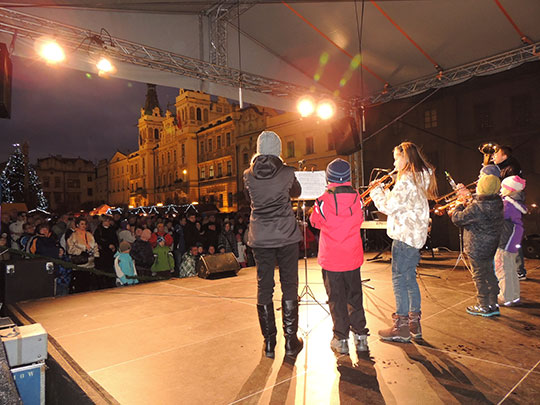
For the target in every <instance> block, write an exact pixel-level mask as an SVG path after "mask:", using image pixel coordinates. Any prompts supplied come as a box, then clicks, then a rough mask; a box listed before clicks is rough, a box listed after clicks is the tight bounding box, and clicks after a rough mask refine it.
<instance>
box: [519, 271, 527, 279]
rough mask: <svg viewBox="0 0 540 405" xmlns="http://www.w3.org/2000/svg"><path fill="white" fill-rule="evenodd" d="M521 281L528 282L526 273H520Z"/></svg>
mask: <svg viewBox="0 0 540 405" xmlns="http://www.w3.org/2000/svg"><path fill="white" fill-rule="evenodd" d="M518 279H519V281H523V280H527V275H526V274H525V273H518Z"/></svg>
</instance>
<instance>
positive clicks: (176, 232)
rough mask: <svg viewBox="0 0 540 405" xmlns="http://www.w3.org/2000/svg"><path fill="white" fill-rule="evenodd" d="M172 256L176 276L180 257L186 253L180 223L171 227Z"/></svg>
mask: <svg viewBox="0 0 540 405" xmlns="http://www.w3.org/2000/svg"><path fill="white" fill-rule="evenodd" d="M172 236H173V256H174V271H175V273H176V274H178V273H179V272H180V263H182V256H183V255H184V253H185V252H186V241H185V239H184V227H183V226H182V224H181V223H177V224H175V225H174V226H173V234H172Z"/></svg>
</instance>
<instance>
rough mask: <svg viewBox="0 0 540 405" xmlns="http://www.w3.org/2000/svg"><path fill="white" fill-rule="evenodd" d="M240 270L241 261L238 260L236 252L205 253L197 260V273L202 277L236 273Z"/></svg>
mask: <svg viewBox="0 0 540 405" xmlns="http://www.w3.org/2000/svg"><path fill="white" fill-rule="evenodd" d="M238 270H240V263H238V260H236V256H235V255H234V253H217V254H215V255H203V256H201V258H200V259H199V261H198V262H197V275H198V276H199V277H200V278H209V277H212V276H217V277H221V276H227V275H236V274H237V273H238Z"/></svg>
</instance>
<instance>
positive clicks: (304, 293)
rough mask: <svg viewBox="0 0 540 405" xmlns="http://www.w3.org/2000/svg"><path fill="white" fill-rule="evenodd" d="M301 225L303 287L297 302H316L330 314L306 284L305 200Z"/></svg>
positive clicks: (304, 201)
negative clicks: (302, 238) (302, 239)
mask: <svg viewBox="0 0 540 405" xmlns="http://www.w3.org/2000/svg"><path fill="white" fill-rule="evenodd" d="M302 226H303V236H304V287H302V291H301V292H300V294H299V295H298V304H300V305H301V304H308V305H309V304H317V305H319V306H320V307H321V308H322V309H324V310H325V311H326V313H327V314H330V312H328V310H327V309H326V308H325V307H324V306H323V304H321V303H320V302H319V301H317V298H315V295H314V294H313V291H312V290H311V288H310V286H309V284H308V272H307V222H306V200H303V201H302ZM304 297H309V298H311V299H312V301H310V300H309V299H306V300H302V299H303V298H304Z"/></svg>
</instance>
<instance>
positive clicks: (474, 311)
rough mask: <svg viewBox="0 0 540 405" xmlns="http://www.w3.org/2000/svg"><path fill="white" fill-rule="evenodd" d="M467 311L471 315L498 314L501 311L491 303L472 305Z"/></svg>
mask: <svg viewBox="0 0 540 405" xmlns="http://www.w3.org/2000/svg"><path fill="white" fill-rule="evenodd" d="M467 313H468V314H471V315H477V316H486V317H487V316H496V315H500V314H501V313H500V312H499V311H497V310H495V309H493V308H492V307H490V306H489V305H487V306H482V305H471V306H470V307H467Z"/></svg>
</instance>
